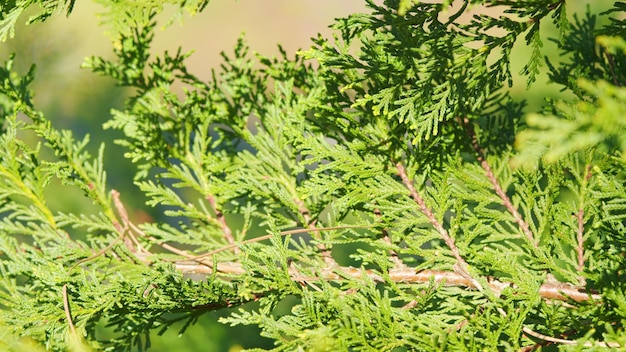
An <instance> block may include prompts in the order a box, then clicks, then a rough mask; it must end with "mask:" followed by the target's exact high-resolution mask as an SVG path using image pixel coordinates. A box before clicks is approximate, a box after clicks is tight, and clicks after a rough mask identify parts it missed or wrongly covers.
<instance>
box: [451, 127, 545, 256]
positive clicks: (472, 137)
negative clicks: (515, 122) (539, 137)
mask: <svg viewBox="0 0 626 352" xmlns="http://www.w3.org/2000/svg"><path fill="white" fill-rule="evenodd" d="M459 120H460V123H461V125H462V126H463V127H464V128H465V130H466V131H467V134H468V136H469V138H470V141H471V144H472V148H473V149H474V152H475V153H476V158H477V159H478V161H479V162H480V165H481V166H482V168H483V169H484V170H485V173H486V176H487V179H489V182H491V186H492V187H493V189H494V191H496V194H497V195H498V197H500V199H502V203H503V204H504V206H505V207H506V209H507V210H508V211H509V213H511V215H513V218H514V219H515V221H516V222H517V224H518V226H519V227H520V228H521V229H522V232H524V235H525V236H526V238H527V239H528V241H530V243H532V244H533V246H535V248H538V247H539V245H538V243H537V241H536V240H535V238H534V236H533V234H532V232H531V231H530V227H529V226H528V223H527V222H526V221H524V219H523V218H522V215H521V214H520V213H519V211H517V209H516V208H515V207H514V206H513V203H511V199H510V198H509V196H507V195H506V193H505V192H504V190H502V186H500V183H499V182H498V179H497V178H496V176H495V175H494V173H493V170H491V166H489V163H488V162H487V159H486V158H485V155H484V153H483V149H482V148H481V147H480V144H479V143H478V138H477V137H476V132H475V131H474V127H473V126H472V124H471V122H470V121H469V119H468V118H467V117H464V118H459Z"/></svg>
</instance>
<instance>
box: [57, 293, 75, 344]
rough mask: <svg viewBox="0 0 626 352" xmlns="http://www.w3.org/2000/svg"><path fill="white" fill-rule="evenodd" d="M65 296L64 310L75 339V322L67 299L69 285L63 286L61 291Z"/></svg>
mask: <svg viewBox="0 0 626 352" xmlns="http://www.w3.org/2000/svg"><path fill="white" fill-rule="evenodd" d="M61 292H62V294H63V310H64V311H65V317H66V318H67V324H68V325H69V327H70V331H71V333H72V335H73V336H74V337H77V334H76V327H75V326H74V322H72V312H71V311H70V300H69V298H68V297H67V284H65V285H63V288H62V289H61Z"/></svg>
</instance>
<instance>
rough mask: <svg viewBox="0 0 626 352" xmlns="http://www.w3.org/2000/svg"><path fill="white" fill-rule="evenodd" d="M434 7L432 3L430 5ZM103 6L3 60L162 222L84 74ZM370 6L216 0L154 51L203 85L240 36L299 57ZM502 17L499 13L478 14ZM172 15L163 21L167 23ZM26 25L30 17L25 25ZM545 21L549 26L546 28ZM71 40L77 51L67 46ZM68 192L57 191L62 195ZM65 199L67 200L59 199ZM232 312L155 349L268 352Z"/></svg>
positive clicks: (347, 1)
mask: <svg viewBox="0 0 626 352" xmlns="http://www.w3.org/2000/svg"><path fill="white" fill-rule="evenodd" d="M429 2H433V1H429ZM590 2H591V3H592V4H591V6H592V7H591V11H592V12H595V13H598V12H601V11H604V10H606V9H608V8H610V6H611V4H612V3H613V1H608V0H595V1H590ZM567 6H568V14H569V15H570V16H572V15H573V14H574V13H578V14H579V15H580V16H582V15H583V14H584V11H585V2H584V1H580V2H574V1H571V2H568V3H567ZM101 11H102V8H101V7H99V5H97V4H95V3H92V2H88V1H78V2H76V6H75V10H74V12H73V13H72V14H71V16H69V17H67V18H66V17H64V16H62V15H60V16H54V17H52V18H50V19H49V20H48V21H47V22H45V23H43V24H39V23H38V24H33V25H30V26H28V28H24V26H20V27H19V28H17V31H16V36H15V38H13V39H11V40H9V41H7V42H6V43H2V44H0V59H1V60H3V61H4V60H6V59H8V57H9V54H10V53H11V52H16V53H17V56H16V64H15V67H16V70H18V72H22V73H23V72H26V71H27V70H28V67H30V65H32V64H35V65H36V66H37V72H36V80H35V83H34V84H33V85H32V87H31V88H32V89H33V90H34V91H35V94H36V95H35V99H34V100H35V104H36V107H37V108H38V109H39V110H41V111H43V112H44V114H45V116H46V117H47V118H48V119H50V120H51V121H52V122H53V125H54V126H55V127H57V128H66V129H71V130H73V131H74V133H75V135H76V136H77V137H82V136H84V135H85V134H87V133H89V134H90V135H91V141H92V142H91V144H90V150H91V152H92V154H97V149H98V146H99V145H100V143H102V142H106V149H105V168H106V169H107V174H108V175H109V179H108V183H109V187H110V188H113V189H117V190H119V191H120V192H121V194H122V199H123V201H124V202H125V203H126V204H127V207H128V208H129V210H132V211H133V215H132V217H134V218H135V221H136V222H142V219H144V220H145V219H150V218H153V217H155V216H158V215H157V214H155V213H152V214H150V213H151V211H150V210H149V209H145V205H144V201H145V199H144V198H143V197H142V195H141V194H140V193H139V192H138V190H137V189H136V188H135V186H134V185H133V183H132V177H133V172H132V170H133V168H132V164H131V163H130V162H129V161H128V160H126V159H124V158H123V157H122V155H123V153H124V150H122V149H121V148H120V147H118V146H116V145H114V144H113V143H111V141H112V140H113V139H116V138H120V137H121V133H119V132H118V131H113V130H103V129H102V123H104V122H105V121H106V120H107V119H108V118H109V116H110V109H112V108H117V109H121V108H122V107H123V103H124V99H125V98H126V97H127V94H128V92H127V91H125V90H124V89H122V88H120V87H116V86H115V85H114V82H112V81H111V80H108V79H106V78H102V77H99V76H96V75H94V74H92V73H91V72H89V71H88V70H82V69H80V65H81V63H82V62H83V60H84V58H85V57H88V56H92V55H100V56H105V57H110V56H111V53H112V50H111V41H110V38H109V36H108V35H107V33H106V32H105V30H106V29H105V28H104V27H101V26H99V20H98V13H99V12H101ZM364 11H366V8H365V1H364V0H341V1H336V0H297V1H296V0H264V1H258V0H238V1H234V0H214V1H212V2H210V3H209V5H208V7H207V8H206V9H205V11H204V12H203V13H201V14H198V15H196V16H195V17H189V16H187V15H185V16H183V18H182V23H179V22H176V23H174V25H172V26H170V27H167V28H165V29H163V30H161V31H158V32H157V34H156V39H155V42H154V45H153V52H154V53H160V52H162V51H163V50H169V51H176V50H177V49H178V47H182V49H183V51H189V50H194V51H195V54H194V55H193V56H192V57H191V58H190V59H188V68H189V71H190V72H191V73H194V74H196V75H197V76H199V77H200V78H202V79H209V78H210V74H211V69H219V65H220V62H221V57H220V55H219V53H220V52H222V51H225V52H227V53H230V52H231V51H232V47H233V46H234V44H235V42H236V40H237V38H238V37H239V36H240V35H241V33H242V32H244V33H245V38H246V40H247V42H248V44H249V45H250V48H251V50H252V51H255V52H259V53H261V54H263V55H266V56H272V55H276V54H277V53H278V50H277V46H276V45H277V44H278V43H280V44H281V45H282V46H283V48H284V49H285V50H286V51H287V53H289V54H290V55H293V53H295V52H296V51H297V50H299V49H307V48H308V47H309V46H310V43H311V42H310V38H311V37H315V36H317V34H318V33H321V34H322V35H323V36H330V35H331V33H332V31H331V30H330V29H329V28H328V26H329V25H330V24H332V22H333V19H334V18H338V17H345V16H347V15H349V14H351V13H355V12H364ZM475 11H492V12H494V13H501V9H498V8H493V9H487V10H485V9H475ZM168 16H171V13H170V14H169V15H168V14H167V13H166V14H164V15H163V16H161V18H162V19H163V21H162V22H163V23H165V20H166V19H167V18H168ZM25 20H26V16H24V17H23V20H21V22H24V21H25ZM543 24H544V23H542V25H543ZM543 27H544V28H543V36H544V38H545V36H552V37H556V36H557V34H556V31H555V29H554V28H553V26H551V24H549V23H547V22H546V23H545V25H544V26H543ZM68 43H71V45H68ZM544 46H545V53H546V54H547V55H548V56H550V58H551V60H553V61H558V59H559V58H558V55H559V54H558V52H557V51H556V46H555V44H554V43H552V42H550V41H548V40H547V39H545V40H544ZM515 50H516V51H515V53H514V55H513V57H514V58H516V60H518V61H517V62H513V63H512V69H513V72H514V73H517V72H519V71H520V70H521V68H522V67H523V65H524V64H525V63H526V62H527V59H528V56H529V53H530V51H529V49H528V48H526V47H525V46H524V45H523V43H521V42H520V43H519V45H518V46H517V48H516V49H515ZM542 69H543V70H544V73H543V74H542V75H541V76H540V77H539V79H538V82H537V83H536V84H535V85H533V86H532V89H530V90H527V89H526V80H525V79H524V78H520V77H517V78H516V79H515V86H514V88H513V95H514V97H515V98H517V99H520V100H521V99H528V100H529V101H530V102H531V104H529V106H528V109H536V108H537V107H538V106H539V105H540V104H541V102H542V101H543V99H544V98H545V97H559V96H560V93H559V92H558V89H557V87H555V86H550V85H547V84H546V75H545V69H546V67H545V65H544V66H543V68H542ZM58 186H59V187H49V188H50V189H54V190H55V192H57V193H55V194H50V195H49V199H51V200H53V202H52V203H51V204H50V205H51V207H53V208H54V209H58V210H61V209H62V210H63V211H65V212H72V211H79V210H82V211H85V209H87V208H89V207H91V204H90V202H89V200H87V199H86V198H85V197H84V196H83V194H82V193H81V192H80V191H77V190H73V189H68V188H65V187H63V186H61V185H58ZM60 191H61V192H63V193H59V192H60ZM60 194H63V196H59V195H60ZM226 314H227V312H213V313H209V314H206V315H204V316H203V317H202V318H200V320H199V323H198V324H196V325H194V326H193V327H191V328H190V329H189V330H188V331H187V332H186V333H185V334H183V335H182V336H180V337H179V336H178V329H177V328H176V327H175V328H173V329H170V330H168V331H167V332H166V333H165V334H164V335H163V336H156V335H153V336H152V345H153V347H152V348H151V349H150V351H182V352H185V351H238V350H240V349H242V348H251V347H262V348H271V347H273V345H272V344H271V341H270V340H268V339H265V338H263V337H262V336H260V333H259V330H258V329H255V328H251V327H236V328H230V327H227V326H224V325H221V324H218V323H217V319H218V317H220V316H223V315H226Z"/></svg>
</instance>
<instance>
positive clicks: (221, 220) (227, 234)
mask: <svg viewBox="0 0 626 352" xmlns="http://www.w3.org/2000/svg"><path fill="white" fill-rule="evenodd" d="M206 199H207V200H208V201H209V205H211V209H213V212H214V213H215V220H217V222H218V224H219V226H220V229H221V230H222V232H223V233H224V238H226V241H227V242H228V243H229V244H234V243H235V238H234V237H233V231H232V230H231V229H230V227H229V226H228V223H227V222H226V217H225V216H224V213H223V212H222V211H221V210H220V209H219V207H218V205H217V201H216V200H215V197H214V196H212V195H208V196H206ZM234 251H235V253H237V252H238V251H239V248H234Z"/></svg>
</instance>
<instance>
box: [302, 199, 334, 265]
mask: <svg viewBox="0 0 626 352" xmlns="http://www.w3.org/2000/svg"><path fill="white" fill-rule="evenodd" d="M294 201H295V203H296V204H297V205H298V212H299V213H300V216H302V220H303V224H304V227H306V228H307V229H309V230H311V231H312V232H319V231H315V229H316V226H315V221H311V212H310V211H309V208H307V206H306V204H305V203H304V201H303V200H302V199H300V198H296V199H294ZM315 237H316V239H317V240H321V237H320V236H319V235H315ZM317 249H319V251H320V253H321V255H322V260H324V262H326V263H327V264H333V265H334V264H336V262H335V260H334V259H333V257H332V255H331V251H330V249H328V248H327V247H326V245H324V244H323V243H318V244H317Z"/></svg>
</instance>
